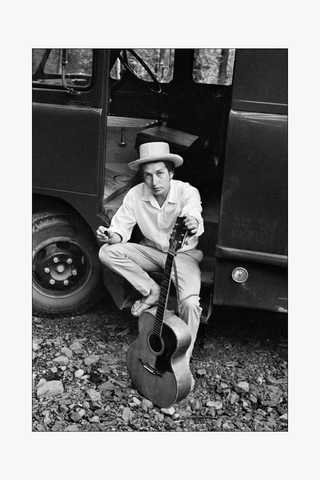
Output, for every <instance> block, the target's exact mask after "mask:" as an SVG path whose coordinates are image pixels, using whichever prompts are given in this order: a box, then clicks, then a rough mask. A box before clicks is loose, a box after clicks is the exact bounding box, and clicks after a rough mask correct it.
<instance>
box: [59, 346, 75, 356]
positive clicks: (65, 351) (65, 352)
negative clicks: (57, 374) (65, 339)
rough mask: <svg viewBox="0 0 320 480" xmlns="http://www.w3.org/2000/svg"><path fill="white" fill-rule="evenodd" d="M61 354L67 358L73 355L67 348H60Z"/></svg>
mask: <svg viewBox="0 0 320 480" xmlns="http://www.w3.org/2000/svg"><path fill="white" fill-rule="evenodd" d="M61 353H62V354H63V355H65V356H66V357H68V358H71V357H72V355H73V353H72V350H70V348H68V347H63V348H61Z"/></svg>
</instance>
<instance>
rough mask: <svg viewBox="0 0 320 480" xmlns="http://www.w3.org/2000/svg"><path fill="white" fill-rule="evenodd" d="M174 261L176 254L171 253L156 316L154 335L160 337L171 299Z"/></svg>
mask: <svg viewBox="0 0 320 480" xmlns="http://www.w3.org/2000/svg"><path fill="white" fill-rule="evenodd" d="M173 261H174V253H171V252H170V251H169V252H168V255H167V260H166V265H165V268H164V272H163V275H162V281H161V288H160V295H159V301H158V306H157V312H156V315H155V321H154V325H153V333H155V334H156V335H159V336H161V333H162V327H163V319H164V313H165V311H166V307H167V302H168V297H169V291H170V284H171V272H172V266H173Z"/></svg>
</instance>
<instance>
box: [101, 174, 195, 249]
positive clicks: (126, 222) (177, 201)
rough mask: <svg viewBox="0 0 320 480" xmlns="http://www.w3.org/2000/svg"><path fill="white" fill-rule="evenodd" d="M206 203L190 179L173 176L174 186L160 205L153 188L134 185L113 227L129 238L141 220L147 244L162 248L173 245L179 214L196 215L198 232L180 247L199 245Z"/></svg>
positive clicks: (142, 231)
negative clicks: (173, 233) (177, 178)
mask: <svg viewBox="0 0 320 480" xmlns="http://www.w3.org/2000/svg"><path fill="white" fill-rule="evenodd" d="M201 212H202V207H201V199H200V194H199V192H198V190H197V189H196V188H195V187H192V186H191V185H190V184H189V183H186V182H181V181H180V180H171V182H170V190H169V193H168V196H167V198H166V200H165V202H164V204H163V205H162V206H161V207H160V206H159V204H158V202H157V200H156V199H155V197H154V196H153V194H152V192H151V191H150V190H149V189H148V188H147V187H146V185H145V184H144V183H140V184H139V185H136V186H135V187H133V188H131V190H129V192H128V193H127V195H126V196H125V197H124V199H123V204H122V205H121V207H120V208H119V210H118V211H117V212H116V214H115V215H114V217H113V218H112V221H111V225H110V230H111V231H113V232H115V233H118V234H119V235H121V237H122V241H123V242H127V241H128V240H129V239H130V237H131V233H132V229H133V227H134V226H135V224H138V226H139V228H140V230H141V233H142V235H143V236H144V237H145V241H144V242H143V243H145V244H146V245H149V246H151V247H155V248H157V249H158V250H161V251H162V252H167V251H168V249H169V240H170V236H171V233H172V230H173V227H174V224H175V221H176V218H177V217H178V216H184V215H192V216H193V217H195V218H196V219H197V220H198V222H199V226H198V231H197V233H196V235H193V236H192V237H189V241H188V244H185V245H184V246H183V247H182V248H181V249H180V250H179V251H186V250H191V249H192V248H195V247H196V246H197V244H198V237H199V236H200V235H201V234H202V233H203V231H204V228H203V219H202V216H201Z"/></svg>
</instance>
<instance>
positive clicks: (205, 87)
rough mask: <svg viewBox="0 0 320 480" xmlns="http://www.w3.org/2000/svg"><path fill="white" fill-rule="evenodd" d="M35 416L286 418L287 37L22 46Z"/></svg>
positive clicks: (61, 422) (272, 422) (139, 428)
mask: <svg viewBox="0 0 320 480" xmlns="http://www.w3.org/2000/svg"><path fill="white" fill-rule="evenodd" d="M32 88H33V98H32V104H33V111H32V154H33V156H32V174H33V256H32V293H33V412H32V413H33V420H32V425H33V430H34V431H35V432H285V431H287V428H288V395H287V387H288V358H287V352H288V342H287V312H288V293H287V285H288V278H287V275H288V269H287V259H288V235H287V230H288V129H287V120H288V50H287V49H267V48H264V49H245V48H244V49H241V48H240V49H232V48H198V49H196V48H194V49H191V48H178V49H175V48H134V49H129V48H128V49H89V48H83V49H54V48H52V49H49V48H47V49H33V50H32Z"/></svg>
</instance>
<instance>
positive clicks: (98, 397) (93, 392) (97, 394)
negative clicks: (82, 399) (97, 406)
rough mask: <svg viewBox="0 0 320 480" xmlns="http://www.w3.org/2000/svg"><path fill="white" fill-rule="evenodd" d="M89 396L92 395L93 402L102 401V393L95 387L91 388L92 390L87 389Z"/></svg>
mask: <svg viewBox="0 0 320 480" xmlns="http://www.w3.org/2000/svg"><path fill="white" fill-rule="evenodd" d="M87 395H88V397H90V399H91V401H92V402H100V401H101V393H100V392H97V390H95V389H94V388H90V390H88V391H87Z"/></svg>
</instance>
